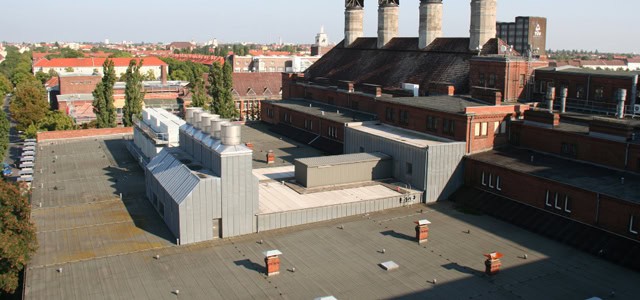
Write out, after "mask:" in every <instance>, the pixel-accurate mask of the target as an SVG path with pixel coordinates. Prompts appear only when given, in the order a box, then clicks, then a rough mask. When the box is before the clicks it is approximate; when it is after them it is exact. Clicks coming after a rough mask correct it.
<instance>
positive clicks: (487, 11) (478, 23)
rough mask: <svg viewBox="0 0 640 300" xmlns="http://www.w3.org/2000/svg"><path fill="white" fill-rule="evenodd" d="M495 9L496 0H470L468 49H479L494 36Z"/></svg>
mask: <svg viewBox="0 0 640 300" xmlns="http://www.w3.org/2000/svg"><path fill="white" fill-rule="evenodd" d="M497 9H498V1H497V0H471V28H470V30H469V33H470V35H471V40H470V42H469V50H471V51H477V50H480V49H482V46H484V44H486V43H487V42H488V41H489V40H490V39H492V38H495V37H496V12H497Z"/></svg>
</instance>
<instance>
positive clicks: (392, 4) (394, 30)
mask: <svg viewBox="0 0 640 300" xmlns="http://www.w3.org/2000/svg"><path fill="white" fill-rule="evenodd" d="M399 12H400V0H378V49H380V48H383V47H384V46H386V45H387V43H389V41H391V39H393V38H395V37H397V36H398V18H399V17H398V14H399Z"/></svg>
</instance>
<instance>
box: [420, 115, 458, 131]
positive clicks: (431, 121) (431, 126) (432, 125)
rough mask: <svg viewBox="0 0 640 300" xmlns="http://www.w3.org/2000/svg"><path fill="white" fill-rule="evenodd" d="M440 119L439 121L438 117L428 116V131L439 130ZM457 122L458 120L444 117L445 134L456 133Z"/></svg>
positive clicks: (443, 128) (443, 129)
mask: <svg viewBox="0 0 640 300" xmlns="http://www.w3.org/2000/svg"><path fill="white" fill-rule="evenodd" d="M438 121H439V118H438V117H434V116H427V126H426V129H427V131H433V132H437V131H438ZM455 124H456V122H455V121H454V120H450V119H443V120H442V133H443V134H447V135H454V134H455V127H456V126H455Z"/></svg>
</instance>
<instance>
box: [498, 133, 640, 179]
mask: <svg viewBox="0 0 640 300" xmlns="http://www.w3.org/2000/svg"><path fill="white" fill-rule="evenodd" d="M511 141H512V143H513V144H514V145H516V146H519V147H524V148H528V149H533V150H536V151H541V152H546V153H551V154H555V155H561V156H564V157H567V158H570V159H576V160H581V161H586V162H590V163H594V164H598V165H603V166H607V167H611V168H616V169H620V170H627V171H634V172H640V144H637V143H629V144H627V143H624V142H617V141H612V140H607V139H602V138H595V137H591V136H589V135H587V134H585V133H574V132H569V131H562V130H557V129H551V128H542V127H538V126H529V125H525V124H524V123H523V122H514V123H512V124H511ZM567 149H571V150H569V151H567Z"/></svg>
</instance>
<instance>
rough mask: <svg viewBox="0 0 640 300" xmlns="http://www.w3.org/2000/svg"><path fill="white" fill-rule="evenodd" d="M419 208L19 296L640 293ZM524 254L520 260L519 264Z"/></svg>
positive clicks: (271, 236)
mask: <svg viewBox="0 0 640 300" xmlns="http://www.w3.org/2000/svg"><path fill="white" fill-rule="evenodd" d="M421 208H424V207H423V206H413V207H406V208H400V209H396V210H389V211H385V212H382V213H375V214H370V215H365V216H357V217H351V218H347V219H342V220H337V221H332V222H325V223H319V224H313V225H305V226H301V227H296V228H290V229H284V230H277V231H270V232H263V233H260V234H253V235H249V236H244V237H240V238H235V239H228V240H222V241H213V242H206V243H201V244H196V245H190V246H181V247H166V248H163V249H156V250H151V251H142V252H137V253H129V254H123V255H116V256H105V257H100V258H96V259H92V260H86V261H80V262H73V263H66V264H63V265H56V266H47V267H40V268H32V269H30V270H29V272H28V273H27V274H28V275H27V276H28V282H27V291H26V293H25V296H26V297H25V299H47V300H49V299H176V298H177V297H176V296H177V295H175V294H174V293H173V291H175V290H179V298H181V299H314V298H316V297H320V296H328V295H333V296H335V297H336V298H338V299H470V298H473V299H538V298H557V299H587V298H589V297H593V296H599V297H603V298H604V297H607V296H608V295H609V293H610V292H611V291H615V292H616V298H620V299H633V298H635V297H636V296H637V295H638V294H639V293H640V286H639V285H638V284H637V283H638V282H640V274H638V273H637V272H633V271H630V270H627V269H624V268H622V267H619V266H616V265H613V264H611V263H608V262H605V261H602V260H599V259H598V258H596V257H594V256H591V255H588V254H584V253H582V252H579V251H575V250H574V249H572V248H570V247H567V246H564V245H561V244H559V243H557V242H554V241H551V240H549V239H546V238H543V237H541V236H538V235H535V234H533V233H531V232H528V231H525V230H523V229H520V228H518V227H516V226H512V225H509V224H507V223H504V222H501V221H497V220H495V219H493V218H490V217H487V216H475V215H466V214H463V213H461V212H458V211H456V210H454V209H453V208H451V207H450V206H449V205H448V204H439V205H435V206H431V207H429V208H427V209H425V212H424V213H422V214H421V213H420V209H421ZM424 218H426V219H428V220H429V221H431V222H432V224H431V225H430V226H429V227H430V231H429V233H430V234H429V241H428V243H427V244H422V245H419V244H417V243H416V242H415V241H413V240H412V236H414V226H415V224H414V223H413V222H414V221H416V220H418V219H424ZM340 225H343V226H342V227H343V228H344V229H338V227H341V226H340ZM467 230H470V234H467V233H465V232H466V231H467ZM260 240H262V241H263V242H262V243H258V242H257V241H260ZM275 249H277V250H280V251H281V252H282V253H283V255H281V256H280V259H281V268H280V274H279V275H276V276H273V277H265V276H264V275H263V272H264V257H263V254H262V252H263V251H267V250H275ZM381 249H385V250H386V251H385V253H381ZM492 251H500V252H501V253H503V254H504V255H505V256H504V257H503V258H502V259H501V260H502V270H501V272H500V274H498V275H497V276H494V277H487V276H486V275H484V274H483V270H484V260H485V258H484V257H483V254H485V253H489V252H492ZM524 253H526V254H527V255H528V258H527V259H526V260H525V259H522V258H519V257H520V256H522V255H523V254H524ZM155 255H159V259H154V258H153V257H154V256H155ZM386 261H394V262H396V263H397V264H398V265H399V266H400V268H399V269H397V270H394V271H389V272H388V271H384V270H383V269H381V268H380V267H379V266H378V264H380V263H382V262H386ZM59 267H62V268H63V272H61V273H59V272H57V271H56V269H57V268H59ZM294 267H295V272H291V271H288V270H291V269H292V268H294ZM433 279H437V284H432V283H431V281H432V280H433Z"/></svg>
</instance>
